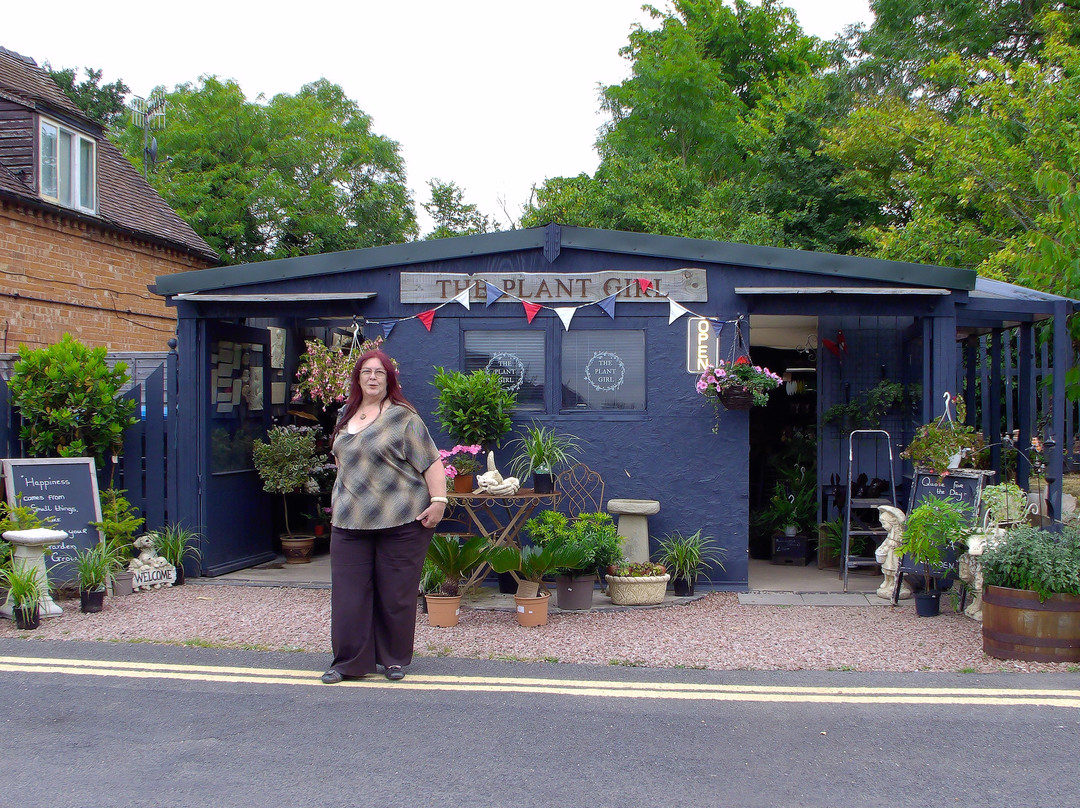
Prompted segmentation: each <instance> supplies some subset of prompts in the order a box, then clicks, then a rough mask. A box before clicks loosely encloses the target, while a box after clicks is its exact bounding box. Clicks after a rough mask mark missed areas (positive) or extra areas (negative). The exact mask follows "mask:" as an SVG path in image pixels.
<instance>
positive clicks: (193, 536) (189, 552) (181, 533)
mask: <svg viewBox="0 0 1080 808" xmlns="http://www.w3.org/2000/svg"><path fill="white" fill-rule="evenodd" d="M147 535H149V536H150V537H151V538H152V539H153V541H154V549H155V550H156V551H157V554H158V555H159V556H161V557H162V558H164V559H165V560H166V561H168V562H169V563H170V564H172V565H173V566H174V567H182V566H183V565H184V560H185V559H188V558H191V559H194V560H196V561H198V560H199V559H201V558H202V550H201V549H200V547H199V543H200V542H201V541H204V539H203V537H202V536H201V535H200V534H199V533H196V532H195V531H194V530H188V529H187V528H186V527H184V526H183V525H181V524H179V523H177V524H171V525H165V527H163V528H161V529H160V530H155V531H153V532H151V533H149V534H147Z"/></svg>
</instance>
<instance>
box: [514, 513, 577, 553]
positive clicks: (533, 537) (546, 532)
mask: <svg viewBox="0 0 1080 808" xmlns="http://www.w3.org/2000/svg"><path fill="white" fill-rule="evenodd" d="M569 530H570V520H569V519H568V518H567V517H566V515H565V514H563V513H560V512H559V511H552V510H547V511H540V513H538V514H537V515H536V516H533V517H532V518H530V519H528V520H527V521H526V522H525V524H524V525H523V526H522V531H523V532H524V533H525V535H526V536H527V537H528V539H529V541H531V542H532V543H533V544H536V545H540V546H544V545H546V544H551V543H552V542H557V541H562V540H564V538H565V537H566V534H567V533H568V532H569Z"/></svg>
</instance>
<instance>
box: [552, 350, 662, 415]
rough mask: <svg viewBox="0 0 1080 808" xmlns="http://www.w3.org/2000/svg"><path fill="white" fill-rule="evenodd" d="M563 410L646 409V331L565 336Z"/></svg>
mask: <svg viewBox="0 0 1080 808" xmlns="http://www.w3.org/2000/svg"><path fill="white" fill-rule="evenodd" d="M562 408H563V409H564V410H644V409H645V332H643V331H584V330H579V331H568V332H566V333H565V334H563V335H562Z"/></svg>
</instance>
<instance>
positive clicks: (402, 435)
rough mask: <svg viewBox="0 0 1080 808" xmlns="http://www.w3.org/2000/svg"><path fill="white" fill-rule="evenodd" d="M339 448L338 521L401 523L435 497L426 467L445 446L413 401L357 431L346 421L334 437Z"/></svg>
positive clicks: (373, 525) (348, 524)
mask: <svg viewBox="0 0 1080 808" xmlns="http://www.w3.org/2000/svg"><path fill="white" fill-rule="evenodd" d="M333 454H334V457H335V458H336V459H337V481H336V482H335V483H334V493H333V498H332V502H333V515H332V517H331V522H332V523H333V525H334V526H335V527H343V528H346V529H349V530H381V529H383V528H388V527H398V526H400V525H404V524H408V523H409V522H411V521H413V520H415V519H416V517H417V516H419V515H420V513H421V512H422V511H423V510H424V509H425V508H426V507H427V506H428V504H429V503H430V502H431V497H430V496H429V494H428V487H427V482H425V480H424V472H425V471H426V470H427V469H428V467H429V466H431V464H432V463H434V462H435V461H436V460H438V459H439V450H438V449H437V448H436V447H435V442H434V441H433V440H432V439H431V435H430V434H429V433H428V430H427V427H426V426H424V422H423V421H422V420H421V419H420V416H419V415H417V414H416V413H415V412H413V411H412V410H410V409H409V408H408V407H403V406H401V405H396V404H391V405H390V406H388V407H387V408H386V410H385V412H383V414H382V415H380V416H379V417H378V418H376V419H375V421H374V422H373V423H372V424H371V426H369V427H368V428H367V429H365V430H364V431H363V432H357V433H356V434H355V435H350V434H349V432H348V429H347V428H345V427H343V428H342V429H341V431H340V432H338V434H337V437H336V438H334V446H333Z"/></svg>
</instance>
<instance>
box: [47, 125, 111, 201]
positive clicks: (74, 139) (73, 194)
mask: <svg viewBox="0 0 1080 808" xmlns="http://www.w3.org/2000/svg"><path fill="white" fill-rule="evenodd" d="M46 127H50V128H52V129H53V130H54V131H55V136H54V137H53V138H52V143H53V144H54V149H53V150H49V149H47V147H46V142H47V141H46V137H45V135H46ZM64 135H66V136H67V137H68V138H69V142H70V148H69V150H68V153H67V154H61V153H60V152H61V148H60V143H61V139H62V137H63V136H64ZM85 146H89V161H90V163H91V165H90V166H89V167H88V169H89V170H88V171H87V172H85V173H88V174H89V178H88V182H89V187H87V186H86V183H85V182H84V181H83V175H84V169H85V168H87V167H86V166H85V165H84V163H85V161H86V157H85V156H84V155H85V153H86V152H85V151H84V148H85ZM50 157H51V158H52V163H53V164H54V165H55V173H56V187H55V188H46V185H45V183H46V169H47V168H50V166H49V158H50ZM97 162H98V161H97V141H95V140H94V138H92V137H88V136H87V135H85V134H83V133H82V132H79V131H78V130H75V129H72V128H71V127H70V126H64V125H63V124H61V123H59V122H58V121H55V120H52V119H51V118H45V117H40V118H39V119H38V194H39V195H40V196H41V198H42V199H47V200H49V201H50V202H54V203H56V204H57V205H60V206H62V207H65V208H72V209H74V210H81V211H85V212H86V213H96V212H97ZM50 173H51V172H50ZM65 180H66V186H65ZM87 198H88V200H89V204H87Z"/></svg>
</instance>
